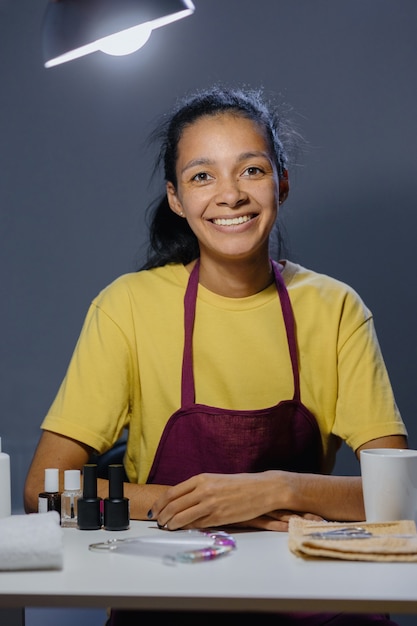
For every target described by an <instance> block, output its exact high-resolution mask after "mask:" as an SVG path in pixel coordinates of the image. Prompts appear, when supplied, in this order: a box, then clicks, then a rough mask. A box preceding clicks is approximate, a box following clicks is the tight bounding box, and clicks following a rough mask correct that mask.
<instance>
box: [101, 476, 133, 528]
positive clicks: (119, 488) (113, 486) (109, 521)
mask: <svg viewBox="0 0 417 626" xmlns="http://www.w3.org/2000/svg"><path fill="white" fill-rule="evenodd" d="M123 479H124V467H123V465H121V464H120V465H119V464H114V465H109V497H108V498H105V500H104V519H103V526H104V529H105V530H127V529H128V528H129V523H130V517H129V499H128V498H125V497H124V495H123Z"/></svg>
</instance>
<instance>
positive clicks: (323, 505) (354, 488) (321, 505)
mask: <svg viewBox="0 0 417 626" xmlns="http://www.w3.org/2000/svg"><path fill="white" fill-rule="evenodd" d="M273 473H274V474H276V490H277V491H280V492H281V493H277V494H276V495H277V497H276V504H277V506H276V507H275V508H283V507H282V504H283V491H282V489H283V482H284V485H285V486H284V494H285V496H284V498H285V501H286V506H285V508H286V509H287V510H290V511H295V512H300V513H313V514H315V515H319V516H320V517H323V518H324V519H327V520H334V521H359V520H364V519H365V510H364V505H363V496H362V479H361V478H360V477H358V476H328V475H323V474H299V473H292V472H284V473H282V472H273Z"/></svg>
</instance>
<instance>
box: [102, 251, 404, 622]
mask: <svg viewBox="0 0 417 626" xmlns="http://www.w3.org/2000/svg"><path fill="white" fill-rule="evenodd" d="M272 265H273V269H274V276H275V282H276V286H277V290H278V295H279V298H280V301H281V308H282V313H283V318H284V323H285V328H286V333H287V340H288V348H289V354H290V359H291V364H292V372H293V377H294V396H293V398H292V400H282V401H281V402H279V403H278V404H276V405H274V406H272V407H269V408H266V409H257V410H247V411H234V410H230V409H221V408H216V407H212V406H207V405H204V404H196V403H195V390H194V374H193V366H192V352H193V351H192V334H193V327H194V318H195V309H196V301H197V289H198V272H199V261H197V263H196V265H195V266H194V268H193V271H192V272H191V275H190V278H189V281H188V286H187V290H186V293H185V298H184V312H185V316H184V324H185V342H184V354H183V365H182V381H181V408H180V409H178V411H176V412H175V413H174V414H173V415H172V416H171V417H170V419H169V420H168V422H167V424H166V426H165V429H164V431H163V433H162V437H161V440H160V442H159V445H158V449H157V452H156V455H155V459H154V462H153V464H152V467H151V471H150V473H149V477H148V480H147V482H148V483H154V484H160V485H175V484H177V483H179V482H181V481H183V480H186V479H187V478H190V477H191V476H195V475H196V474H200V473H202V472H214V473H224V474H233V473H238V472H262V471H264V470H268V469H283V470H289V471H296V472H316V473H317V472H319V471H320V468H321V451H322V448H321V438H320V431H319V428H318V424H317V421H316V419H315V417H314V416H313V414H312V413H311V412H310V411H309V410H308V409H307V408H306V407H305V406H304V405H303V404H302V402H301V399H300V380H299V370H298V359H297V345H296V339H295V328H294V317H293V313H292V308H291V303H290V299H289V296H288V292H287V289H286V287H285V284H284V281H283V279H282V277H281V273H280V271H279V266H278V264H277V263H275V262H274V261H273V262H272ZM277 375H278V374H277ZM157 613H162V617H163V616H165V617H167V618H168V620H169V624H171V625H172V626H195V624H198V626H209V625H211V624H212V623H213V619H214V620H215V619H216V618H217V617H226V618H227V621H228V623H229V624H230V625H234V624H236V626H238V625H239V626H240V624H241V621H242V615H243V614H241V613H226V614H222V613H218V612H214V613H212V612H210V611H208V612H206V613H205V612H200V611H199V612H194V611H191V612H188V611H185V612H184V611H168V612H164V611H162V612H157ZM155 615H156V613H155V612H152V611H130V610H112V611H111V614H110V619H109V621H108V626H139V624H140V623H143V621H144V620H145V621H146V620H148V621H149V622H151V621H153V620H154V616H155ZM245 617H246V619H248V618H252V621H253V622H254V623H258V622H259V620H260V619H261V621H262V622H263V623H265V624H268V626H269V625H271V626H272V625H274V626H275V625H276V626H322V625H324V624H326V625H327V624H328V625H329V626H330V625H334V626H349V625H351V624H361V625H363V626H365V625H368V624H369V625H370V624H378V625H379V626H396V624H394V622H391V621H390V620H389V619H388V618H387V617H386V616H383V615H363V614H361V615H359V614H352V615H347V614H343V613H339V614H329V613H263V614H262V617H261V616H260V615H259V614H250V613H249V614H248V613H246V614H245Z"/></svg>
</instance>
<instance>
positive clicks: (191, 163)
mask: <svg viewBox="0 0 417 626" xmlns="http://www.w3.org/2000/svg"><path fill="white" fill-rule="evenodd" d="M213 163H214V161H213V160H212V159H205V158H203V157H201V158H199V159H191V161H188V163H186V164H185V165H184V167H183V168H182V170H181V174H182V173H183V172H186V171H187V170H189V169H191V168H192V167H200V165H213Z"/></svg>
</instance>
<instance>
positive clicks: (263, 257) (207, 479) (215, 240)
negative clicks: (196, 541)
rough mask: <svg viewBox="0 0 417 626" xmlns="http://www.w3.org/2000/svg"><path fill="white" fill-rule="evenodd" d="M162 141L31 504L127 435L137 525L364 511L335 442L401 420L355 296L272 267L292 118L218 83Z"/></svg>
mask: <svg viewBox="0 0 417 626" xmlns="http://www.w3.org/2000/svg"><path fill="white" fill-rule="evenodd" d="M157 137H158V138H159V140H160V141H161V146H162V147H161V153H160V161H162V162H163V165H164V173H165V180H166V195H165V197H164V198H163V199H162V200H161V202H160V203H159V204H158V205H157V207H156V211H155V213H154V217H153V222H152V225H151V252H150V256H149V260H148V263H147V265H146V267H145V269H143V270H142V271H139V272H137V273H132V274H127V275H125V276H122V277H120V278H119V279H117V280H116V281H115V282H114V283H112V284H111V285H110V286H108V287H107V288H106V289H104V290H103V291H102V292H101V294H99V296H98V297H97V298H96V299H95V300H94V301H93V303H92V305H91V307H90V310H89V312H88V315H87V318H86V321H85V324H84V327H83V330H82V332H81V336H80V339H79V342H78V344H77V347H76V349H75V352H74V355H73V358H72V361H71V363H70V366H69V369H68V372H67V374H66V377H65V380H64V382H63V384H62V386H61V389H60V390H59V392H58V395H57V397H56V399H55V401H54V402H53V404H52V406H51V408H50V411H49V412H48V415H47V416H46V418H45V419H44V422H43V424H42V429H43V434H42V436H41V439H40V442H39V445H38V448H37V450H36V452H35V455H34V459H33V462H32V465H31V468H30V470H29V473H28V477H27V482H26V486H25V506H26V510H27V511H28V512H29V511H34V510H36V505H37V494H38V493H39V492H40V491H41V490H42V483H43V475H44V469H45V468H46V467H51V466H53V467H59V468H60V469H61V470H64V469H69V468H82V466H83V465H84V463H86V462H87V461H88V459H89V457H90V455H91V453H92V451H96V452H99V453H101V452H104V451H105V450H106V449H108V448H109V447H111V445H112V444H113V443H114V442H115V441H116V440H117V439H118V438H119V436H120V435H121V433H122V431H123V429H124V428H128V441H127V453H126V458H125V467H126V471H127V474H128V477H129V481H130V483H129V484H126V489H125V495H126V497H128V498H129V499H130V506H131V508H130V511H131V517H132V518H136V519H146V518H148V519H154V520H156V521H157V523H158V525H160V526H161V527H163V528H167V529H169V530H175V529H178V528H202V527H213V526H222V525H230V524H237V525H242V526H246V527H251V528H259V529H267V530H276V531H280V530H287V528H288V519H289V517H290V516H291V515H293V514H297V515H300V516H304V517H308V518H311V519H322V518H324V519H328V520H344V521H354V520H363V519H364V508H363V498H362V488H361V479H360V478H359V477H346V476H345V477H338V476H331V475H329V472H330V471H331V470H332V467H333V464H334V459H335V455H336V452H337V449H338V447H339V445H340V443H341V441H342V440H344V441H346V442H347V444H348V445H349V446H350V447H351V448H352V449H353V450H354V451H355V453H356V455H357V456H358V457H359V453H360V450H361V449H364V448H370V447H397V448H400V447H401V448H403V447H406V446H407V440H406V429H405V426H404V424H403V422H402V420H401V417H400V414H399V411H398V409H397V406H396V404H395V400H394V397H393V393H392V389H391V386H390V382H389V378H388V374H387V371H386V368H385V365H384V361H383V358H382V355H381V352H380V348H379V345H378V341H377V338H376V335H375V330H374V326H373V319H372V315H371V313H370V311H369V310H368V309H367V307H366V306H365V305H364V303H363V302H362V301H361V299H360V298H359V296H358V295H357V294H356V293H355V292H354V291H353V290H352V289H351V288H350V287H349V286H347V285H345V284H343V283H341V282H339V281H337V280H335V279H332V278H330V277H328V276H325V275H322V274H318V273H315V272H313V271H311V270H308V269H305V268H303V267H301V266H299V265H297V264H295V263H292V262H290V261H289V260H281V261H278V260H276V261H273V260H272V259H271V250H270V243H271V237H272V235H273V231H274V226H275V224H276V220H277V215H278V211H279V205H281V204H282V203H283V202H284V201H285V200H286V198H287V196H288V192H289V180H288V172H287V167H288V157H287V153H286V150H285V147H284V141H285V138H286V137H287V128H286V126H285V124H283V122H282V121H281V120H280V119H279V117H278V116H277V115H276V114H275V112H274V111H270V110H269V109H268V107H267V106H266V104H265V103H264V102H263V101H262V97H261V93H260V92H259V91H256V90H253V91H251V90H248V91H241V90H233V89H225V88H220V87H217V86H216V87H213V88H212V89H209V90H207V91H204V92H200V93H197V94H196V95H193V96H191V97H190V98H188V99H186V100H185V101H184V102H183V103H181V105H179V106H178V107H177V108H176V110H175V111H174V113H173V114H172V116H171V117H170V119H169V120H168V122H167V123H166V124H165V125H164V127H163V128H162V131H160V132H159V133H157ZM288 137H289V138H290V137H291V136H290V135H288ZM170 416H171V418H170ZM99 492H100V494H101V495H102V496H103V497H105V496H106V495H107V486H106V484H105V482H104V481H103V482H101V483H100V485H99ZM127 617H128V616H127V614H125V615H123V618H126V619H127ZM130 617H131V619H132V620H133V621H132V623H134V619H135V618H134V615H131V616H130ZM119 618H120V613H119V615H118V616H116V615H115V616H114V622H112V623H123V624H124V623H128V622H127V621H123V622H118V621H117V622H116V619H119ZM299 618H300V616H293V615H292V616H287V618H286V619H289V620H293V619H299ZM362 618H363V620H362V621H361V623H368V621H364V620H371V617H366V618H365V617H364V616H362ZM198 619H199V621H201V616H200V617H199V618H198ZM300 619H301V620H302V621H301V623H309V624H310V623H317V624H321V623H327V622H325V621H323V620H329V616H324V617H322V616H317V615H314V616H310V617H309V618H308V617H307V616H301V618H300ZM307 619H310V620H312V619H314V620H316V621H314V622H312V621H306V620H307ZM332 619H333V618H332ZM337 619H344V618H340V617H339V618H337ZM374 619H376V617H374ZM381 619H385V618H382V617H381ZM280 620H281V621H280V622H279V623H287V622H284V621H283V620H284V616H280ZM317 620H321V621H317ZM181 623H184V622H183V620H181ZM288 623H299V621H297V622H293V621H290V622H288ZM331 623H338V624H339V623H340V624H341V623H342V622H341V621H338V622H331ZM343 623H347V622H343ZM385 623H387V624H388V623H390V622H389V621H388V620H385Z"/></svg>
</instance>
